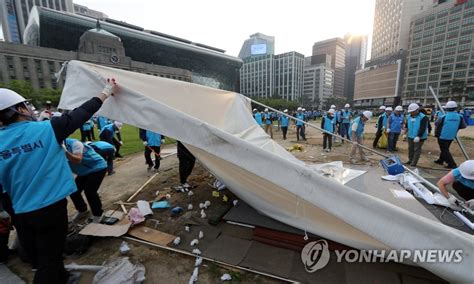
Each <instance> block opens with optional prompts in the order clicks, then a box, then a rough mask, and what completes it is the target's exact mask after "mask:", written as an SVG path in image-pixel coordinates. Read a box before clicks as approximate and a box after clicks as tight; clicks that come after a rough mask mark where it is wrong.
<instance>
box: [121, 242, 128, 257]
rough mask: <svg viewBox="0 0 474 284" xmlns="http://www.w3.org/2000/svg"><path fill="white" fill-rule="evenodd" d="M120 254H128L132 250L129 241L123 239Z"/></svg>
mask: <svg viewBox="0 0 474 284" xmlns="http://www.w3.org/2000/svg"><path fill="white" fill-rule="evenodd" d="M119 250H120V254H121V255H127V254H128V253H129V252H130V247H129V246H128V244H127V242H125V241H123V242H122V243H121V244H120V249H119Z"/></svg>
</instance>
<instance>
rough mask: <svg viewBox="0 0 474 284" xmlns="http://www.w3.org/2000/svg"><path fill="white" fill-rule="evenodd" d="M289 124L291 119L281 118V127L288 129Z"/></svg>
mask: <svg viewBox="0 0 474 284" xmlns="http://www.w3.org/2000/svg"><path fill="white" fill-rule="evenodd" d="M289 122H290V119H289V118H288V117H287V116H282V117H281V127H288V123H289Z"/></svg>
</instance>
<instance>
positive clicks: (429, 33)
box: [423, 30, 433, 37]
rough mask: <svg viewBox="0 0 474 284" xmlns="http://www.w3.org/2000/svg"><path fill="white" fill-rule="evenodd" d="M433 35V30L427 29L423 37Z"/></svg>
mask: <svg viewBox="0 0 474 284" xmlns="http://www.w3.org/2000/svg"><path fill="white" fill-rule="evenodd" d="M432 35H433V30H429V31H425V32H424V33H423V37H429V36H432Z"/></svg>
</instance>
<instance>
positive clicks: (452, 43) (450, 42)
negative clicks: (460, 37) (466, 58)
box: [446, 39, 458, 48]
mask: <svg viewBox="0 0 474 284" xmlns="http://www.w3.org/2000/svg"><path fill="white" fill-rule="evenodd" d="M457 43H458V41H457V40H456V39H450V40H447V41H446V48H448V47H453V46H455V45H456V44H457Z"/></svg>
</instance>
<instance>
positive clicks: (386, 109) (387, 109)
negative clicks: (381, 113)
mask: <svg viewBox="0 0 474 284" xmlns="http://www.w3.org/2000/svg"><path fill="white" fill-rule="evenodd" d="M385 111H393V108H392V107H387V108H385Z"/></svg>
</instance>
